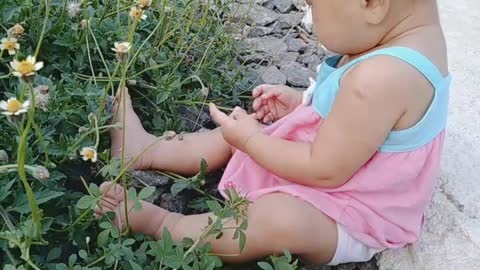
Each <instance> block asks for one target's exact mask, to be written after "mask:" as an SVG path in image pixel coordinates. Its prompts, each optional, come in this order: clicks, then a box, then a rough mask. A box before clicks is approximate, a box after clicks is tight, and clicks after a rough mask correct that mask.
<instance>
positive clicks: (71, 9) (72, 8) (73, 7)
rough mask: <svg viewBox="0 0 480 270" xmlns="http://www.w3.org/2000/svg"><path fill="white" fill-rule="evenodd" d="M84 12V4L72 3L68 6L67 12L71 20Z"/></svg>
mask: <svg viewBox="0 0 480 270" xmlns="http://www.w3.org/2000/svg"><path fill="white" fill-rule="evenodd" d="M81 11H82V2H81V1H80V2H78V1H70V2H68V4H67V12H68V16H69V17H70V18H74V17H76V16H77V14H78V13H80V12H81Z"/></svg>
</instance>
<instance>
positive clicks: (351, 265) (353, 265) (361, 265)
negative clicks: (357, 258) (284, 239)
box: [300, 259, 378, 270]
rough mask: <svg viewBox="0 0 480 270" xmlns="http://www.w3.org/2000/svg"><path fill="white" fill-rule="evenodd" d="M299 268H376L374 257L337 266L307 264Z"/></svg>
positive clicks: (355, 269) (363, 269) (356, 269)
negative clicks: (366, 260)
mask: <svg viewBox="0 0 480 270" xmlns="http://www.w3.org/2000/svg"><path fill="white" fill-rule="evenodd" d="M300 269H301V270H378V266H377V261H376V260H375V259H372V260H370V261H369V262H365V263H349V264H341V265H338V266H325V265H314V264H307V265H305V266H302V267H301V268H300Z"/></svg>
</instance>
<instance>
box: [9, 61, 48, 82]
mask: <svg viewBox="0 0 480 270" xmlns="http://www.w3.org/2000/svg"><path fill="white" fill-rule="evenodd" d="M10 66H11V67H12V69H13V70H14V71H13V72H12V74H13V75H15V76H17V77H19V78H24V77H30V76H33V75H35V72H37V71H39V70H40V69H42V68H43V62H37V61H36V59H35V57H34V56H28V57H27V59H26V60H23V61H18V60H17V59H15V60H13V61H11V62H10Z"/></svg>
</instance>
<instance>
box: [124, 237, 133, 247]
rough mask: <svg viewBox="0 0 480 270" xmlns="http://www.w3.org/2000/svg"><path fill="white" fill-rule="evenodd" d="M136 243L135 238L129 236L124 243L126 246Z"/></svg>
mask: <svg viewBox="0 0 480 270" xmlns="http://www.w3.org/2000/svg"><path fill="white" fill-rule="evenodd" d="M134 243H135V239H132V238H128V239H126V240H125V241H123V245H124V246H131V245H133V244H134Z"/></svg>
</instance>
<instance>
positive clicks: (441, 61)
mask: <svg viewBox="0 0 480 270" xmlns="http://www.w3.org/2000/svg"><path fill="white" fill-rule="evenodd" d="M307 2H308V4H309V5H311V8H312V14H313V23H314V28H315V31H316V33H317V34H318V37H319V40H320V42H321V44H323V45H324V46H325V47H326V48H327V49H329V50H330V51H333V52H335V53H337V54H338V55H337V56H333V57H331V58H328V59H326V60H325V62H324V63H323V65H322V66H321V68H320V70H319V75H318V78H317V83H316V85H315V86H314V88H313V90H314V91H313V94H312V95H311V96H308V95H306V98H303V95H302V93H300V92H297V91H295V90H293V89H291V88H288V87H285V86H275V85H261V86H259V87H257V88H256V89H254V90H253V110H254V114H251V115H250V114H247V113H246V112H245V111H244V110H242V109H240V108H235V110H234V111H233V113H232V114H231V115H229V116H228V115H226V114H224V113H223V112H221V111H219V110H218V109H217V107H216V106H215V105H213V104H211V105H210V113H211V115H212V117H213V118H214V120H215V121H216V122H217V123H218V125H219V126H220V128H218V129H216V130H212V131H208V132H202V133H195V134H188V135H185V136H183V139H182V140H179V139H173V140H169V141H167V140H160V141H159V142H158V143H156V144H154V146H153V147H151V148H150V149H149V150H148V151H146V152H145V153H144V154H143V155H142V156H141V158H140V159H139V160H138V161H137V162H136V163H135V168H136V169H158V170H168V171H173V172H176V173H180V174H185V175H194V174H196V173H198V171H199V164H200V160H201V159H205V160H206V161H207V163H208V164H209V168H210V169H211V170H215V169H218V168H221V167H223V166H225V165H226V166H227V167H226V170H225V173H224V175H223V178H222V180H221V182H220V184H219V190H220V191H221V192H222V194H223V195H225V194H224V193H223V190H224V187H225V185H226V184H227V183H229V185H230V184H231V183H233V184H235V186H236V187H237V188H238V190H239V191H240V192H241V193H242V194H244V195H245V196H247V198H248V199H249V200H251V201H253V203H252V204H251V205H250V206H249V208H248V210H247V212H248V224H249V226H248V229H247V230H246V234H247V235H246V238H247V242H246V246H245V249H244V250H243V252H242V253H241V254H240V255H239V256H234V257H233V256H225V258H224V259H225V260H226V261H229V262H242V261H248V260H252V259H256V258H260V257H263V256H266V255H270V254H278V253H281V252H282V250H283V249H288V250H290V251H291V252H292V253H294V254H297V255H298V256H300V257H302V258H304V259H306V260H309V261H311V262H313V263H321V264H329V265H337V264H341V263H347V262H361V261H368V260H370V259H371V258H372V256H374V255H375V254H376V253H378V252H381V251H382V250H385V249H392V248H399V247H403V246H405V245H407V244H409V243H413V242H415V241H417V240H418V239H419V237H420V231H421V229H422V225H423V221H424V220H423V211H424V210H425V208H426V206H427V205H428V204H429V201H430V198H431V196H432V192H433V190H434V186H435V178H436V175H437V173H438V171H439V163H440V156H441V152H442V147H443V140H444V129H445V125H446V117H447V104H448V90H449V83H450V76H449V74H448V68H447V56H446V45H445V40H444V36H443V33H442V29H441V26H440V24H439V18H438V14H437V7H436V3H435V0H307ZM118 99H124V100H122V102H119V104H121V105H120V106H117V110H118V112H119V115H120V116H121V117H122V116H123V115H125V122H126V129H125V132H126V138H127V139H128V141H127V142H126V147H125V149H124V150H125V153H126V156H127V157H129V158H132V157H134V156H136V155H138V154H140V153H141V152H142V150H144V149H145V148H146V147H147V146H149V145H151V144H152V143H154V142H155V141H156V140H158V139H157V138H155V137H154V136H153V135H150V134H148V133H147V132H146V131H145V130H144V129H143V127H142V124H141V122H140V120H139V119H138V117H137V116H136V114H135V112H134V111H133V108H132V106H131V100H130V97H129V95H128V93H125V95H124V96H123V97H122V96H119V97H118ZM123 101H125V102H126V106H125V108H124V106H123ZM121 120H123V119H121ZM272 121H273V124H271V125H269V126H264V125H263V124H261V123H260V122H263V123H269V122H272ZM122 133H123V131H118V130H112V131H111V136H112V151H113V155H119V154H120V153H121V151H122V149H121V148H122V138H123V137H122ZM112 185H113V184H112V183H110V182H107V183H104V184H103V185H102V186H101V190H102V192H103V193H104V194H105V198H104V200H103V201H102V202H101V205H100V207H99V208H98V209H96V213H97V215H103V214H104V213H106V212H109V211H115V212H117V217H116V219H117V221H118V220H124V219H125V216H124V213H125V211H124V210H123V209H122V207H123V205H124V204H123V203H122V201H124V200H125V199H126V198H125V197H124V195H123V191H122V188H121V187H120V186H118V185H115V186H112ZM211 216H212V214H211V213H207V214H201V215H190V216H184V215H181V214H176V213H171V212H169V211H167V210H164V209H162V208H160V207H157V206H155V205H153V204H149V203H146V202H144V203H143V209H142V210H140V211H131V212H130V214H129V221H130V226H131V229H132V230H133V231H134V232H142V233H145V234H149V235H152V236H154V237H156V238H160V237H161V234H162V231H163V230H164V229H168V230H169V231H170V233H171V234H172V237H173V239H174V241H181V240H182V239H183V238H185V237H188V238H192V239H196V238H198V237H199V235H200V234H201V233H202V229H203V228H205V227H206V226H207V224H208V219H209V217H211ZM233 225H235V224H233ZM232 234H233V231H231V230H227V231H225V234H224V236H223V237H222V238H221V239H214V238H212V239H209V241H210V242H211V244H212V247H213V251H214V252H215V253H217V254H239V253H240V251H239V245H238V242H237V241H236V240H232Z"/></svg>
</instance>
